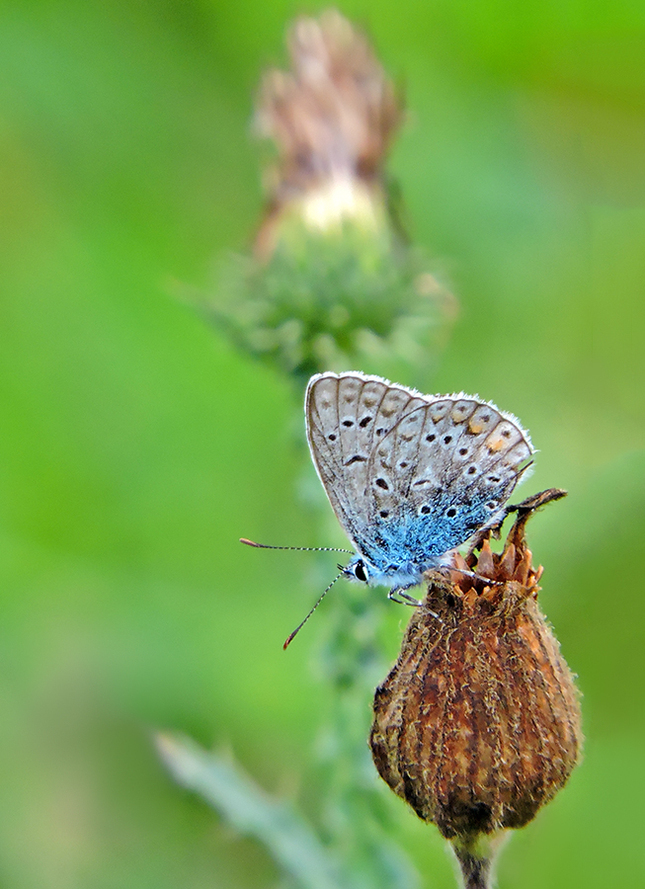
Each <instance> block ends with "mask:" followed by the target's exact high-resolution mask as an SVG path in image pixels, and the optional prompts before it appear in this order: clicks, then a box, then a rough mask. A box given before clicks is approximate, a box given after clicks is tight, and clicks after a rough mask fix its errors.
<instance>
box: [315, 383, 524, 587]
mask: <svg viewBox="0 0 645 889" xmlns="http://www.w3.org/2000/svg"><path fill="white" fill-rule="evenodd" d="M305 414H306V423H307V439H308V442H309V447H310V450H311V455H312V459H313V462H314V465H315V467H316V470H317V472H318V475H319V477H320V480H321V482H322V484H323V487H324V489H325V492H326V493H327V496H328V498H329V500H330V503H331V505H332V507H333V509H334V512H335V513H336V516H337V518H338V520H339V522H340V524H341V526H342V527H343V530H344V531H345V532H346V533H347V535H348V537H349V538H350V540H351V541H352V543H353V544H354V547H355V549H356V553H357V554H356V556H355V557H354V558H352V559H351V561H350V562H349V564H348V565H347V566H346V568H344V569H343V573H344V574H345V575H346V576H348V577H350V578H352V579H356V580H360V581H364V582H366V583H369V584H370V585H385V586H389V587H390V588H391V590H396V589H406V588H408V587H410V586H414V585H416V584H418V583H420V582H421V580H422V577H423V573H424V572H425V571H427V570H429V569H431V568H438V567H441V566H442V565H446V564H449V563H450V560H451V556H450V554H451V551H452V550H454V549H456V548H457V547H459V546H461V545H462V544H463V543H465V542H466V541H467V540H468V539H469V538H471V537H472V536H473V535H474V534H476V533H477V532H479V531H481V530H482V529H484V528H486V527H490V526H491V525H494V524H495V523H497V522H498V521H499V520H500V519H501V518H502V517H503V516H504V514H505V504H506V502H507V500H508V498H509V496H510V494H511V492H512V490H513V488H514V487H515V485H516V483H517V481H518V480H519V478H520V476H521V474H522V473H523V471H524V470H525V468H526V461H527V460H528V458H530V456H531V454H532V453H533V448H532V446H531V443H530V439H529V437H528V434H527V433H526V432H525V431H524V430H523V429H522V427H521V426H520V424H519V423H518V421H517V420H516V419H515V418H514V417H512V416H511V415H510V414H505V413H503V412H502V411H500V410H498V409H497V408H496V407H495V406H494V405H492V404H490V403H488V402H482V401H481V400H480V399H479V398H477V397H473V396H467V395H464V394H463V393H460V394H458V395H447V396H431V395H422V394H421V393H419V392H416V391H415V390H413V389H408V388H407V387H405V386H399V385H395V384H392V383H390V382H389V381H388V380H385V379H383V378H381V377H376V376H366V375H364V374H362V373H359V372H348V373H342V374H335V373H324V374H317V375H316V376H314V377H312V378H311V380H310V381H309V385H308V387H307V394H306V397H305Z"/></svg>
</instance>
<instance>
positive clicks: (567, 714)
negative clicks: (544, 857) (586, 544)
mask: <svg viewBox="0 0 645 889" xmlns="http://www.w3.org/2000/svg"><path fill="white" fill-rule="evenodd" d="M563 494H564V492H562V491H557V490H555V489H553V490H551V491H545V492H543V493H542V494H540V495H537V496H536V497H533V498H530V499H529V500H527V501H525V502H524V503H523V504H522V505H521V506H520V507H519V508H518V517H517V519H516V522H515V524H514V526H513V528H512V530H511V532H510V533H509V535H508V538H507V541H506V544H505V546H504V549H503V552H502V553H501V554H496V553H493V552H492V551H491V549H490V546H489V544H488V539H487V537H486V539H485V540H483V541H480V547H481V550H480V553H479V556H478V557H476V556H475V554H474V553H472V554H471V555H470V556H469V557H468V559H467V560H466V562H465V563H463V560H462V564H461V566H458V567H461V568H463V569H464V570H465V569H469V570H471V571H474V572H475V573H476V575H478V576H477V577H475V578H473V577H469V576H467V575H464V574H463V573H458V572H457V571H454V572H451V577H450V579H443V578H441V577H440V576H439V575H437V574H435V575H434V576H433V577H432V580H431V582H430V585H429V588H428V593H427V596H426V598H425V602H424V605H425V606H426V607H420V608H418V609H417V611H416V612H415V614H414V616H413V617H412V620H411V621H410V624H409V626H408V629H407V632H406V634H405V637H404V639H403V644H402V647H401V653H400V655H399V659H398V661H397V662H396V664H395V666H394V667H393V668H392V670H391V672H390V675H389V676H388V677H387V679H386V680H385V682H384V683H383V684H382V685H381V686H379V688H378V689H377V690H376V695H375V699H374V723H373V726H372V732H371V737H370V744H371V748H372V755H373V757H374V762H375V764H376V767H377V769H378V771H379V773H380V775H381V777H382V778H383V779H384V780H385V781H386V782H387V783H388V784H389V785H390V787H391V788H392V790H394V792H395V793H397V794H398V795H399V796H401V797H403V799H405V800H406V801H407V802H408V803H409V804H410V805H411V806H412V808H413V809H414V810H415V812H416V813H417V815H418V816H419V817H420V818H422V819H424V820H425V821H431V822H434V823H435V824H436V825H437V827H438V828H439V830H440V831H441V833H442V834H443V836H445V837H446V838H448V839H455V838H456V839H457V840H458V841H459V843H458V845H460V847H461V849H462V853H463V849H464V848H468V845H469V844H470V847H472V846H473V843H474V842H475V840H476V838H477V837H478V836H481V835H482V834H489V835H492V834H495V833H497V832H499V831H501V830H503V829H505V828H517V827H522V826H523V825H525V824H526V823H527V822H529V821H530V820H531V819H532V818H533V817H534V816H535V814H536V812H537V811H538V809H539V808H540V807H541V806H542V805H543V804H544V803H546V802H548V801H549V800H550V799H551V798H552V797H553V796H554V795H555V794H556V793H557V791H558V790H559V789H560V788H561V787H562V786H563V785H564V784H565V783H566V781H567V779H568V777H569V775H570V774H571V772H572V770H573V768H574V766H575V765H576V762H577V761H578V757H579V753H580V746H581V740H582V736H581V730H580V708H579V703H578V692H577V690H576V687H575V685H574V681H573V677H572V675H571V672H570V671H569V668H568V667H567V664H566V663H565V661H564V658H563V657H562V655H561V654H560V648H559V645H558V642H557V640H556V638H555V636H554V635H553V633H552V632H551V630H550V628H549V627H548V625H547V623H546V621H545V619H544V617H543V615H542V614H541V613H540V610H539V608H538V604H537V591H538V585H537V582H538V579H539V577H540V575H541V572H542V569H541V568H538V569H535V568H533V566H532V564H531V553H530V551H529V549H528V548H527V546H526V539H525V524H526V520H527V518H528V517H529V516H530V515H531V514H532V512H533V511H534V510H535V509H536V508H537V507H538V506H541V505H543V504H544V503H547V502H549V500H553V499H557V498H558V497H560V496H563ZM484 578H490V579H491V580H493V581H496V583H495V584H490V585H489V584H488V583H486V581H485V580H484ZM430 610H431V611H434V612H435V613H436V614H438V615H439V620H438V619H437V618H436V617H433V616H432V615H431V613H430ZM463 854H464V855H465V856H466V857H468V855H470V853H469V852H468V855H466V853H463ZM458 857H460V860H461V858H462V856H461V855H460V853H459V851H458ZM470 857H472V856H470ZM462 865H463V861H462ZM472 885H479V884H477V883H473V884H472Z"/></svg>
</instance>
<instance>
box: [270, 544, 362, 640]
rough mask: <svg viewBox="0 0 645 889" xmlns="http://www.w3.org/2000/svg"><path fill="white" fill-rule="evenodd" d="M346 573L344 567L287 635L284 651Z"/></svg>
mask: <svg viewBox="0 0 645 889" xmlns="http://www.w3.org/2000/svg"><path fill="white" fill-rule="evenodd" d="M276 549H284V547H276ZM287 549H288V547H287ZM340 552H347V550H340ZM344 573H345V571H344V569H343V570H341V571H340V572H339V573H338V574H337V575H336V577H334V579H333V580H332V582H331V583H330V584H329V586H328V587H327V589H326V590H325V591H324V592H323V594H322V595H321V596H320V598H319V599H318V601H317V602H316V604H315V605H314V607H313V608H312V609H311V611H310V612H309V614H308V615H307V616H306V617H305V619H304V620H302V621H300V623H299V624H298V626H297V627H296V628H295V630H294V631H293V633H289V635H288V636H287V638H286V639H285V640H284V645H283V646H282V649H283V651H286V650H287V647H288V646H289V645H290V644H291V642H293V639H294V636H295V635H296V634H297V633H299V632H300V630H301V629H302V628H303V627H304V625H305V624H306V623H307V621H308V620H309V618H310V617H311V615H312V614H313V613H314V611H315V610H316V608H318V606H319V605H320V603H321V602H322V600H323V599H324V598H325V596H326V595H327V593H328V592H329V591H330V589H331V588H332V587H333V585H334V584H335V583H336V581H337V580H338V579H339V578H340V577H342V576H343V574H344Z"/></svg>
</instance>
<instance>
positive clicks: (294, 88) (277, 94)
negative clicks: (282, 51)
mask: <svg viewBox="0 0 645 889" xmlns="http://www.w3.org/2000/svg"><path fill="white" fill-rule="evenodd" d="M287 43H288V47H289V54H290V56H291V70H290V71H278V70H277V69H272V70H270V71H267V72H266V74H265V75H264V78H263V80H262V85H261V88H260V93H259V97H258V104H257V112H256V125H257V129H258V131H259V132H260V134H261V135H263V136H265V137H267V138H269V139H271V140H272V141H273V142H274V143H275V145H276V147H277V151H278V162H277V164H276V166H275V167H274V168H273V169H272V170H271V171H270V174H269V176H268V177H267V181H266V186H267V190H268V192H269V194H270V199H271V203H270V208H269V212H268V214H267V217H266V218H265V220H264V223H263V225H262V228H261V229H260V232H259V233H258V237H257V240H256V253H257V254H258V255H259V256H261V257H262V256H265V257H266V256H270V255H271V253H272V251H273V249H274V248H275V244H276V240H277V238H278V236H279V231H278V224H279V223H281V226H280V227H284V225H286V223H287V222H288V220H289V218H290V211H293V212H294V213H295V214H296V215H297V216H298V217H299V218H300V219H301V220H302V221H303V222H304V223H305V225H307V226H308V227H309V228H310V229H312V230H314V231H326V230H328V229H329V228H333V227H338V226H339V225H342V223H343V222H344V221H346V220H350V221H351V222H353V223H355V224H359V225H360V226H362V227H364V228H366V229H367V230H369V231H371V232H382V231H384V230H386V229H387V218H386V217H387V211H386V203H387V201H386V198H385V193H384V189H383V187H382V183H381V170H382V166H383V162H384V160H385V155H386V153H387V149H388V147H389V145H390V142H391V141H392V138H393V136H394V134H395V132H396V130H397V128H398V126H399V124H400V122H401V118H402V109H401V103H400V100H399V98H398V96H397V95H396V92H395V90H394V87H393V86H392V83H391V82H390V80H388V78H387V77H386V75H385V72H384V70H383V68H382V66H381V64H380V63H379V61H378V59H377V58H376V56H375V55H374V52H373V50H372V47H371V46H370V43H369V41H368V39H367V38H366V37H365V35H364V34H362V33H361V32H360V31H359V30H358V29H357V28H356V27H354V26H353V25H352V24H351V23H350V22H349V21H347V19H346V18H344V17H343V16H342V15H340V13H339V12H337V11H336V10H327V11H326V12H324V13H322V15H321V16H320V17H319V18H318V19H314V18H304V17H303V18H299V19H297V20H296V22H295V23H294V25H293V26H292V27H291V29H290V31H289V35H288V39H287Z"/></svg>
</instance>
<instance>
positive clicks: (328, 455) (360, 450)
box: [305, 372, 424, 558]
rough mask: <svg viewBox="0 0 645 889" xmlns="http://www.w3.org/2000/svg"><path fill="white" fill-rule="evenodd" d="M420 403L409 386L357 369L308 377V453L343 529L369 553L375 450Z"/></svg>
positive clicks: (417, 395) (306, 399) (416, 394)
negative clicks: (309, 378)
mask: <svg viewBox="0 0 645 889" xmlns="http://www.w3.org/2000/svg"><path fill="white" fill-rule="evenodd" d="M423 404H424V400H423V398H422V396H420V395H419V393H417V392H414V391H413V390H410V389H407V388H406V387H404V386H395V385H392V384H391V383H389V382H388V381H387V380H384V379H382V378H381V377H370V376H366V375H364V374H361V373H358V372H351V373H343V374H334V373H324V374H317V375H316V376H314V377H312V378H311V380H310V381H309V385H308V387H307V394H306V396H305V416H306V424H307V440H308V442H309V448H310V450H311V456H312V459H313V462H314V465H315V467H316V470H317V472H318V475H319V477H320V480H321V482H322V484H323V487H324V489H325V492H326V494H327V496H328V498H329V501H330V503H331V505H332V507H333V509H334V512H335V513H336V516H337V518H338V521H339V522H340V524H341V526H342V528H343V530H344V531H345V533H346V534H347V535H348V537H349V538H350V539H351V540H352V541H353V543H354V545H355V546H356V548H357V549H358V550H359V551H360V552H361V553H362V554H363V555H367V556H368V558H369V557H370V556H371V550H372V548H373V547H372V543H373V538H374V535H373V533H372V530H371V528H370V523H371V521H372V519H373V515H374V511H375V501H374V494H373V490H372V485H371V478H370V473H371V472H372V465H373V462H372V457H373V453H374V450H375V448H376V446H377V444H378V443H379V442H380V441H381V440H382V439H384V438H385V437H386V436H387V434H388V433H389V432H390V431H391V430H392V429H393V428H394V427H395V426H396V424H397V423H398V422H399V421H400V420H401V419H402V418H403V417H404V416H405V415H406V414H407V413H409V412H410V411H411V410H414V409H415V408H419V407H421V406H422V405H423Z"/></svg>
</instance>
